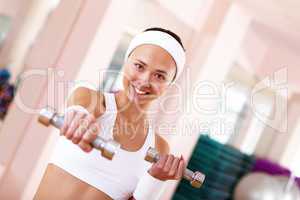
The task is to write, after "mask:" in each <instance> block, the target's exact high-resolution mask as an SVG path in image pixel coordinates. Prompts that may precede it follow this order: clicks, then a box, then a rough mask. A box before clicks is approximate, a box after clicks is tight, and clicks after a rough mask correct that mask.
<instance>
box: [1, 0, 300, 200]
mask: <svg viewBox="0 0 300 200" xmlns="http://www.w3.org/2000/svg"><path fill="white" fill-rule="evenodd" d="M299 10H300V1H298V0H284V1H283V0H264V1H260V0H222V1H221V0H186V1H180V0H88V1H87V0H0V119H1V125H0V199H9V200H13V199H23V200H27V199H32V198H33V195H34V193H35V191H36V189H37V187H38V184H39V182H40V180H41V178H42V175H43V173H44V170H45V168H46V165H47V161H48V159H49V155H50V153H51V150H52V148H53V145H54V143H55V141H56V139H57V137H58V134H57V132H58V131H57V130H55V129H53V128H45V127H43V126H42V125H40V124H38V123H37V115H38V112H39V110H40V109H41V108H43V107H45V106H46V105H49V106H51V107H54V108H57V109H58V110H62V109H63V107H64V102H65V100H66V98H67V94H68V89H69V88H71V87H72V86H74V84H77V83H81V84H85V85H87V86H89V87H94V88H95V87H96V88H97V89H99V90H103V91H114V90H118V89H120V87H121V75H120V74H119V73H118V72H121V66H122V62H123V56H124V53H125V51H126V48H127V46H128V44H129V42H130V39H131V38H132V37H133V36H134V35H135V34H137V33H139V32H141V31H142V30H144V29H146V28H149V27H162V28H166V29H170V30H172V31H174V32H175V33H177V34H178V35H179V36H180V37H181V38H182V41H183V44H184V46H185V48H186V53H187V63H186V68H185V70H184V72H183V74H182V75H181V76H180V78H179V80H178V82H177V84H176V85H174V86H173V87H172V88H171V89H170V90H169V91H168V92H167V93H166V94H165V95H164V96H163V97H162V98H160V99H159V100H158V101H156V102H155V103H154V104H153V107H152V108H151V109H153V111H155V112H151V117H152V119H153V120H154V122H159V123H156V124H157V127H156V129H157V130H158V132H159V133H161V135H162V136H163V137H165V138H166V139H167V140H168V142H169V143H170V145H171V148H172V152H173V153H174V154H183V155H184V156H185V157H186V158H187V159H189V164H188V167H189V168H191V169H193V170H199V171H202V172H203V173H205V174H206V176H207V178H206V181H205V182H204V185H203V186H202V188H201V189H193V188H191V187H190V186H189V184H188V183H187V182H186V181H184V180H182V181H181V182H179V183H177V182H169V183H168V184H167V185H166V187H165V188H164V189H163V192H162V197H161V199H164V200H165V199H178V200H179V199H182V200H184V199H185V200H191V199H203V200H223V199H224V200H225V199H241V200H247V199H280V200H281V199H293V200H294V199H300V195H299V193H300V192H299V189H300V180H299V179H298V178H297V177H299V176H300V145H299V144H300V134H299V133H298V130H299V131H300V121H299V120H300V118H299V116H300V112H299V111H300V107H299V104H300V93H299V91H300V89H299V88H300V87H299V85H300V79H299V78H298V76H299V74H300V70H299V69H300V68H299V67H300V59H299V52H300V38H299V35H300V13H299ZM116 72H117V73H116ZM298 73H299V74H298ZM297 74H298V75H297ZM274 194H275V195H276V196H272V195H274Z"/></svg>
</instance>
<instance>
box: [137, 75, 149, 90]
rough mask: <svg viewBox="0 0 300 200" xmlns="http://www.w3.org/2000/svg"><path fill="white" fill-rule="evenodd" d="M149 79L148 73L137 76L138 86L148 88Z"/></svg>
mask: <svg viewBox="0 0 300 200" xmlns="http://www.w3.org/2000/svg"><path fill="white" fill-rule="evenodd" d="M150 78H151V74H150V73H149V72H145V73H142V74H140V75H139V78H138V80H139V85H140V86H143V87H150Z"/></svg>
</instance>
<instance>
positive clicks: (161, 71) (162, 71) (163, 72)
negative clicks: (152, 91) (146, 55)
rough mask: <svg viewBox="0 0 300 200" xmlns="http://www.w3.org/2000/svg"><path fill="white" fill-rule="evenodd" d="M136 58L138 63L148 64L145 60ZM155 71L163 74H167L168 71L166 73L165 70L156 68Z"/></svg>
mask: <svg viewBox="0 0 300 200" xmlns="http://www.w3.org/2000/svg"><path fill="white" fill-rule="evenodd" d="M136 60H137V61H139V62H140V63H142V64H143V65H145V66H148V65H147V64H146V63H145V62H143V61H141V60H139V59H136ZM156 71H157V72H159V73H162V74H165V75H167V74H168V73H167V72H166V71H164V70H160V69H157V70H156Z"/></svg>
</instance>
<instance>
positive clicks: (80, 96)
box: [67, 87, 105, 118]
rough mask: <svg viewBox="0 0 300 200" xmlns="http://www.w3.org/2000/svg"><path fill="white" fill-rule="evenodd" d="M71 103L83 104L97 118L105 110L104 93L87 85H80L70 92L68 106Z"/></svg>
mask: <svg viewBox="0 0 300 200" xmlns="http://www.w3.org/2000/svg"><path fill="white" fill-rule="evenodd" d="M71 105H81V106H83V107H84V108H86V109H87V110H88V111H89V112H90V113H92V114H94V116H95V117H96V118H98V117H99V116H101V115H102V114H103V113H104V112H105V104H104V95H103V93H102V92H100V91H97V90H93V89H90V88H87V87H78V88H76V89H75V90H74V91H73V92H72V93H71V94H70V96H69V98H68V100H67V106H71Z"/></svg>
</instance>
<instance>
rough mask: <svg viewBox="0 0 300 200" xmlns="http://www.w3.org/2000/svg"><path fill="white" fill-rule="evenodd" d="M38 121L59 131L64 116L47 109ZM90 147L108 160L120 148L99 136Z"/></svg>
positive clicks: (40, 114) (41, 112)
mask: <svg viewBox="0 0 300 200" xmlns="http://www.w3.org/2000/svg"><path fill="white" fill-rule="evenodd" d="M38 121H39V122H40V123H42V124H43V125H45V126H49V125H53V126H54V127H56V128H58V129H60V128H61V127H62V125H63V122H64V116H63V115H60V114H58V113H57V112H56V111H55V110H54V109H52V108H50V107H47V108H43V109H42V110H41V111H40V113H39V117H38ZM92 146H93V147H94V148H95V149H98V150H100V151H101V155H102V156H104V157H105V158H107V159H109V160H112V158H113V156H114V154H115V153H116V151H117V149H119V148H120V144H119V143H117V142H116V141H114V140H112V139H109V140H106V139H104V138H102V137H100V136H97V138H96V139H95V140H94V141H93V142H92Z"/></svg>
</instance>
